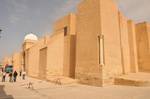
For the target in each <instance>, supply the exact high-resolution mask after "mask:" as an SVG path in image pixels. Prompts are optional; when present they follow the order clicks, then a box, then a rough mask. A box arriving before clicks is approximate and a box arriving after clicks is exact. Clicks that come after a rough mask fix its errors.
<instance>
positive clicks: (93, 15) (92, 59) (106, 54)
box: [3, 0, 150, 86]
mask: <svg viewBox="0 0 150 99" xmlns="http://www.w3.org/2000/svg"><path fill="white" fill-rule="evenodd" d="M3 64H4V65H5V64H12V65H13V66H14V69H15V70H17V71H20V70H25V71H26V72H27V75H28V76H30V77H34V78H39V79H42V80H51V78H52V77H61V76H63V77H68V78H72V79H77V80H78V81H79V82H80V83H83V84H88V85H94V86H105V85H109V84H114V83H115V82H116V83H123V84H124V83H125V82H126V83H127V81H124V82H123V81H122V80H121V79H119V78H118V77H120V76H124V75H128V74H131V73H132V74H135V75H136V74H138V73H139V72H143V73H147V74H148V73H150V24H148V23H147V22H142V23H136V24H135V22H134V21H132V20H130V19H128V18H126V17H125V16H124V15H123V14H122V13H121V12H120V11H119V10H118V7H117V6H116V4H115V2H113V0H83V1H81V3H80V4H79V5H78V7H77V12H76V13H70V14H68V15H66V16H64V17H63V18H61V19H59V20H57V21H56V23H55V24H54V26H53V32H52V35H50V36H45V37H43V38H38V37H37V36H36V35H34V34H32V33H31V34H28V35H26V36H25V38H24V41H23V44H22V49H21V51H20V52H17V53H14V54H13V55H12V56H10V57H5V58H4V59H3ZM117 78H118V80H116V79H117ZM127 84H135V82H129V83H127Z"/></svg>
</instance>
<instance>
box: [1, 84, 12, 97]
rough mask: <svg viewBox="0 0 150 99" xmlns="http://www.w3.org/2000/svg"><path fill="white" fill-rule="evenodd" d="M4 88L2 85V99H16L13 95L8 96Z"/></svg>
mask: <svg viewBox="0 0 150 99" xmlns="http://www.w3.org/2000/svg"><path fill="white" fill-rule="evenodd" d="M4 87H5V86H4V85H0V99H14V98H13V96H12V95H7V94H6V92H5V90H4Z"/></svg>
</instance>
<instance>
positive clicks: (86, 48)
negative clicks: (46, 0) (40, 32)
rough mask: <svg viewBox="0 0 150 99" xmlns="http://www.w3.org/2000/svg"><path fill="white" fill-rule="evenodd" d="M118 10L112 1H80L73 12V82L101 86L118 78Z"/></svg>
mask: <svg viewBox="0 0 150 99" xmlns="http://www.w3.org/2000/svg"><path fill="white" fill-rule="evenodd" d="M120 49H121V47H120V32H119V16H118V8H117V7H116V5H115V3H114V2H113V0H84V1H83V2H81V3H80V5H79V6H78V11H77V38H76V50H77V51H76V74H75V75H76V78H77V79H80V81H81V82H82V83H86V84H90V85H98V86H104V85H105V84H109V83H113V78H114V77H115V76H117V75H121V74H122V59H121V50H120Z"/></svg>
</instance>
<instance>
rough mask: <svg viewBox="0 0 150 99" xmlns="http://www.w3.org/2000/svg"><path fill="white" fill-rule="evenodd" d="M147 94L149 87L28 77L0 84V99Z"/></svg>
mask: <svg viewBox="0 0 150 99" xmlns="http://www.w3.org/2000/svg"><path fill="white" fill-rule="evenodd" d="M29 82H31V83H32V86H31V87H30V88H28V87H29V85H28V84H29ZM149 92H150V87H133V86H118V85H111V86H107V87H94V86H88V85H82V84H78V83H71V84H64V85H58V84H54V83H50V82H47V81H42V80H38V79H35V78H29V77H28V78H27V79H26V80H24V81H23V80H21V78H18V80H17V82H16V83H9V82H8V80H7V81H6V82H4V83H2V82H0V99H150V94H149Z"/></svg>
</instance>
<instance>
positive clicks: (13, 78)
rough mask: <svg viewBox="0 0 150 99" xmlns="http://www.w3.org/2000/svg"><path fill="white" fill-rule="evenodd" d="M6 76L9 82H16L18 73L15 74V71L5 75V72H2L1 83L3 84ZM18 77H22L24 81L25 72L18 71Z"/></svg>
mask: <svg viewBox="0 0 150 99" xmlns="http://www.w3.org/2000/svg"><path fill="white" fill-rule="evenodd" d="M7 76H8V77H9V82H16V80H17V76H18V73H17V71H14V72H10V73H6V72H5V71H3V72H2V82H5V80H6V77H7ZM20 76H22V79H23V80H25V76H26V72H25V71H24V72H22V71H20Z"/></svg>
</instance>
